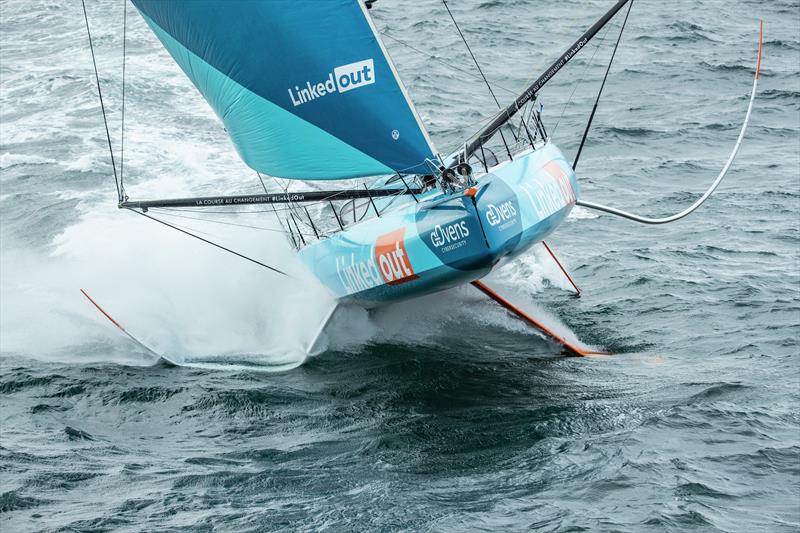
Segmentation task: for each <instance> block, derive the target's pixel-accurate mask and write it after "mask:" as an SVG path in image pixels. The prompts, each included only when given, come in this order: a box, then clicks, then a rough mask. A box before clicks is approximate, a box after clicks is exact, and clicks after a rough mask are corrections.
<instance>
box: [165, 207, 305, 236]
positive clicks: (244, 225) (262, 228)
mask: <svg viewBox="0 0 800 533" xmlns="http://www.w3.org/2000/svg"><path fill="white" fill-rule="evenodd" d="M150 211H155V212H157V213H159V214H160V215H161V216H165V217H177V218H185V219H187V220H198V221H200V222H208V223H210V224H224V225H226V226H236V227H239V228H248V229H257V230H261V231H276V232H280V233H283V230H282V229H277V228H265V227H263V226H252V225H249V224H237V223H236V222H227V221H225V220H214V219H213V218H200V217H190V216H186V215H177V214H175V213H165V212H164V211H163V210H162V209H160V208H158V207H151V208H150ZM306 235H307V236H309V237H311V236H312V235H311V234H310V233H307V234H306Z"/></svg>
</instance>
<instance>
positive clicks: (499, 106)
mask: <svg viewBox="0 0 800 533" xmlns="http://www.w3.org/2000/svg"><path fill="white" fill-rule="evenodd" d="M442 3H443V4H444V7H445V9H447V14H448V15H450V20H452V21H453V24H454V25H455V27H456V30H457V31H458V34H459V35H460V36H461V40H462V41H464V46H466V47H467V52H469V55H470V57H472V61H473V62H474V63H475V66H476V67H478V72H479V73H480V75H481V78H483V82H484V83H485V84H486V87H487V88H488V89H489V93H491V95H492V98H494V103H495V104H497V109H500V110H502V109H503V106H501V105H500V102H499V101H498V100H497V97H496V96H495V95H494V91H493V90H492V85H491V84H490V83H489V80H487V79H486V76H485V75H484V73H483V69H482V68H481V66H480V64H479V63H478V60H477V59H476V58H475V54H473V53H472V48H470V47H469V43H467V39H466V37H464V34H463V33H461V28H459V27H458V22H456V18H455V17H454V16H453V13H452V12H451V11H450V6H448V5H447V0H442ZM497 131H498V132H499V133H500V138H501V139H503V144H504V145H505V147H506V152H508V158H509V159H514V158H513V157H511V150H510V149H509V148H508V143H506V137H505V135H503V130H502V128H500V129H498V130H497ZM511 134H512V135H513V136H514V140H515V141H518V140H519V139H517V135H516V134H515V133H514V130H513V129H512V130H511Z"/></svg>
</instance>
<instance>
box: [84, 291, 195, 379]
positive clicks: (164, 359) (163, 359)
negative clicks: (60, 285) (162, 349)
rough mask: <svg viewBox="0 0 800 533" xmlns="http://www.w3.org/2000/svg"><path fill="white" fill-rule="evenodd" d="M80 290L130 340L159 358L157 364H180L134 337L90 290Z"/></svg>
mask: <svg viewBox="0 0 800 533" xmlns="http://www.w3.org/2000/svg"><path fill="white" fill-rule="evenodd" d="M80 291H81V294H83V295H84V296H85V297H86V299H87V300H89V302H91V304H92V305H93V306H94V307H95V308H96V309H97V310H98V311H100V312H101V313H103V316H104V317H106V318H107V319H108V320H109V321H110V322H111V323H112V324H114V326H116V328H117V329H118V330H120V331H121V332H122V333H124V334H125V336H126V337H128V338H129V339H130V340H132V341H133V342H134V343H135V344H136V345H137V346H139V347H140V348H142V349H143V350H144V351H146V352H147V353H149V354H151V355H153V356H155V357H156V358H157V359H158V360H157V362H156V364H158V363H163V364H166V365H169V366H180V363H178V362H177V361H176V360H174V359H171V358H169V357H166V356H164V355H162V354H160V353H158V352H157V351H155V350H154V349H152V348H151V347H149V346H148V345H147V344H145V343H143V342H142V341H140V340H139V339H137V338H136V337H134V336H133V335H131V333H130V332H129V331H128V330H127V329H125V328H124V327H123V326H122V324H120V323H119V322H117V321H116V320H115V319H114V317H112V316H111V315H110V314H108V312H106V310H105V309H103V308H102V307H100V304H98V303H97V302H96V301H95V300H94V298H92V297H91V296H89V293H88V292H86V291H85V290H83V289H81V290H80Z"/></svg>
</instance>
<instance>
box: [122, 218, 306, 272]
mask: <svg viewBox="0 0 800 533" xmlns="http://www.w3.org/2000/svg"><path fill="white" fill-rule="evenodd" d="M126 209H127V210H128V211H131V212H133V213H136V214H137V215H142V216H143V217H145V218H149V219H150V220H155V221H156V222H158V223H159V224H163V225H165V226H167V227H168V228H172V229H174V230H176V231H180V232H181V233H183V234H186V235H188V236H190V237H194V238H195V239H197V240H199V241H203V242H204V243H206V244H210V245H211V246H215V247H217V248H219V249H220V250H223V251H225V252H228V253H230V254H233V255H235V256H237V257H241V258H242V259H245V260H247V261H250V262H251V263H255V264H257V265H259V266H262V267H264V268H266V269H268V270H271V271H273V272H276V273H278V274H282V275H284V276H286V277H287V278H293V276H290V275H289V274H287V273H286V272H284V271H283V270H279V269H277V268H275V267H272V266H269V265H267V264H265V263H262V262H261V261H259V260H257V259H253V258H252V257H248V256H246V255H244V254H240V253H239V252H237V251H234V250H231V249H230V248H226V247H224V246H222V245H221V244H217V243H215V242H213V241H209V240H208V239H204V238H203V237H200V236H199V235H195V234H194V233H192V232H190V231H187V230H185V229H181V228H179V227H178V226H175V225H173V224H170V223H169V222H165V221H163V220H161V219H158V218H156V217H154V216H150V215H148V214H147V213H144V212H142V211H137V210H135V209H132V208H130V207H126Z"/></svg>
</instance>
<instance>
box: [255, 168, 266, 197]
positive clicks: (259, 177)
mask: <svg viewBox="0 0 800 533" xmlns="http://www.w3.org/2000/svg"><path fill="white" fill-rule="evenodd" d="M256 176H258V181H260V182H261V188H262V189H264V192H265V193H266V194H269V191H268V190H267V186H266V185H264V178H262V177H261V172H259V171H258V170H256Z"/></svg>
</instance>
